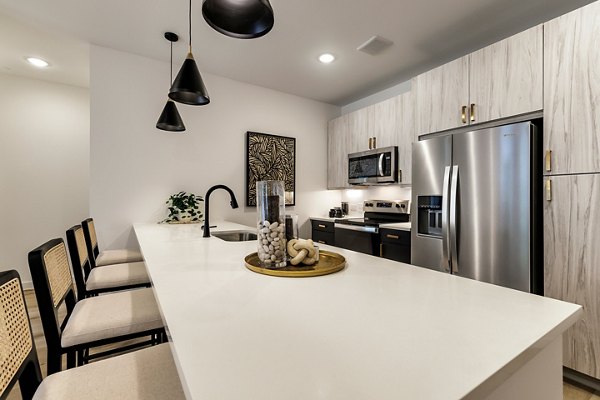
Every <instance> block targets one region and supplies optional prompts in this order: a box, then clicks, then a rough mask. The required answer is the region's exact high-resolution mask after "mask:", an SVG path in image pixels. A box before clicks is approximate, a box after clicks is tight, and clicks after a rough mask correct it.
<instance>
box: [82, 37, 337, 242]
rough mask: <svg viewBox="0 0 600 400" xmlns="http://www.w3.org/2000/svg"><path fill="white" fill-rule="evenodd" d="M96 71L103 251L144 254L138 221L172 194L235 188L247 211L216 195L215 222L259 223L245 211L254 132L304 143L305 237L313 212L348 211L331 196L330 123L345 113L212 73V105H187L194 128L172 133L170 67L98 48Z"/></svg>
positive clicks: (299, 176)
mask: <svg viewBox="0 0 600 400" xmlns="http://www.w3.org/2000/svg"><path fill="white" fill-rule="evenodd" d="M196 58H197V60H198V64H199V67H200V69H201V70H202V57H201V56H200V53H198V54H197V55H196ZM181 61H182V60H178V61H177V62H176V65H175V66H174V70H175V72H176V71H177V70H178V68H179V66H180V62H181ZM90 65H91V67H90V95H91V167H90V179H91V182H90V211H91V215H92V216H93V218H94V220H95V222H96V228H97V231H98V236H99V237H98V241H99V244H100V249H101V250H102V249H103V248H117V247H135V246H136V245H137V243H136V240H135V237H134V234H133V230H132V224H133V223H134V222H146V221H159V220H161V219H163V218H164V217H165V216H166V209H165V204H164V203H165V201H166V199H167V198H168V197H169V195H170V194H172V193H176V192H178V191H181V190H185V191H189V192H194V193H196V194H200V195H202V196H204V194H205V193H206V191H207V190H208V189H209V188H210V187H211V186H212V185H215V184H225V185H227V186H229V187H231V188H232V189H233V190H234V192H235V193H236V196H237V198H238V202H239V203H240V209H237V210H232V209H230V208H229V196H228V194H227V193H226V192H224V191H216V192H214V193H213V194H212V195H211V220H212V221H217V220H218V219H227V220H231V221H234V222H239V223H244V224H250V225H254V224H255V218H256V217H255V215H256V214H255V209H254V207H250V208H246V207H244V204H245V189H244V187H245V142H246V131H256V132H264V133H271V134H278V135H283V136H291V137H295V138H296V153H297V154H296V204H297V205H296V206H295V207H294V208H293V209H292V210H290V211H291V212H295V213H297V214H298V215H299V220H300V224H301V233H302V235H304V236H306V235H308V234H309V230H310V228H309V223H308V222H307V218H308V217H309V216H310V215H315V214H321V213H322V212H323V211H322V210H324V209H329V208H330V207H332V206H334V205H336V204H339V201H340V193H339V192H337V191H327V190H326V187H327V154H326V150H327V121H329V120H330V119H332V118H333V117H334V116H336V115H339V112H340V109H339V107H335V106H331V105H328V104H324V103H319V102H316V101H313V100H308V99H304V98H300V97H296V96H292V95H289V94H285V93H281V92H277V91H274V90H270V89H265V88H262V87H258V86H254V85H249V84H245V83H241V82H237V81H233V80H230V79H226V78H222V77H219V76H215V75H210V74H206V73H203V74H202V77H203V78H204V81H205V84H206V86H207V88H208V91H209V94H210V97H211V103H210V104H209V105H207V106H202V107H194V106H185V105H180V104H178V105H177V107H178V109H179V112H180V114H181V116H182V118H183V120H184V122H185V124H186V127H187V131H186V132H185V133H183V134H181V133H171V132H164V131H160V130H157V129H156V128H155V124H156V120H157V119H158V116H159V114H160V112H161V110H162V108H163V106H164V104H165V102H166V100H167V92H168V89H169V87H168V77H169V65H168V64H167V63H163V62H160V61H155V60H151V59H148V58H144V57H140V56H136V55H132V54H129V53H123V52H119V51H115V50H111V49H108V48H103V47H99V46H92V48H91V64H90Z"/></svg>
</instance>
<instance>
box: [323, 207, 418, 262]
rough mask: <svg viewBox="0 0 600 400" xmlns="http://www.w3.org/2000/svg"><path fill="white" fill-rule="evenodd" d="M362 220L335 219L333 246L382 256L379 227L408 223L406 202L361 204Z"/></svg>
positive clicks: (408, 216)
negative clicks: (386, 224) (381, 225)
mask: <svg viewBox="0 0 600 400" xmlns="http://www.w3.org/2000/svg"><path fill="white" fill-rule="evenodd" d="M363 209H364V211H365V213H364V218H345V219H336V220H335V225H334V231H335V234H334V237H335V245H336V246H337V247H342V248H344V249H349V250H354V251H358V252H360V253H365V254H371V255H374V256H380V255H382V254H381V253H382V248H381V237H380V235H379V233H380V232H379V229H380V227H379V225H380V224H384V223H395V222H408V221H409V219H410V214H409V210H410V205H409V201H408V200H367V201H365V202H364V204H363Z"/></svg>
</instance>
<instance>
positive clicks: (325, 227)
mask: <svg viewBox="0 0 600 400" xmlns="http://www.w3.org/2000/svg"><path fill="white" fill-rule="evenodd" d="M311 223H312V234H311V237H312V240H313V241H314V242H316V243H323V244H330V245H332V246H333V245H334V243H335V233H334V232H335V231H334V228H333V226H334V225H333V222H332V221H323V220H315V219H313V220H311Z"/></svg>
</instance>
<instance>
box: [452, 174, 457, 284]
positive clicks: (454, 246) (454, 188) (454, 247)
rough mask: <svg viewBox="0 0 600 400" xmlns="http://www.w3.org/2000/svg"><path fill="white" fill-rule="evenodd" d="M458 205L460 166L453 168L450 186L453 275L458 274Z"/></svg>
mask: <svg viewBox="0 0 600 400" xmlns="http://www.w3.org/2000/svg"><path fill="white" fill-rule="evenodd" d="M457 203H458V165H455V166H453V167H452V183H451V186H450V242H451V243H452V247H451V249H450V255H451V258H452V263H451V265H452V273H453V274H457V273H458V244H457V237H456V236H457V231H456V224H457V221H456V209H457Z"/></svg>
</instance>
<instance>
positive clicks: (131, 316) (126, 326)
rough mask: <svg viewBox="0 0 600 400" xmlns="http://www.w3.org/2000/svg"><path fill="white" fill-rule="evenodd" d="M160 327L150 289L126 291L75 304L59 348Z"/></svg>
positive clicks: (156, 307) (156, 308)
mask: <svg viewBox="0 0 600 400" xmlns="http://www.w3.org/2000/svg"><path fill="white" fill-rule="evenodd" d="M162 327H163V322H162V319H161V317H160V312H159V310H158V306H157V304H156V299H155V298H154V292H153V290H152V288H144V289H137V290H126V291H123V292H118V293H111V294H106V295H101V296H97V297H90V298H88V299H83V300H80V301H78V302H77V304H75V308H74V309H73V313H72V314H71V316H70V317H69V321H68V322H67V326H66V327H65V329H64V330H63V332H62V336H61V339H60V343H61V345H62V347H70V346H75V345H78V344H83V343H90V342H94V341H96V340H101V339H108V338H114V337H117V336H121V335H127V334H130V333H139V332H143V331H147V330H150V329H158V328H162Z"/></svg>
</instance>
